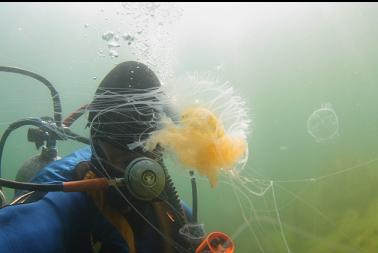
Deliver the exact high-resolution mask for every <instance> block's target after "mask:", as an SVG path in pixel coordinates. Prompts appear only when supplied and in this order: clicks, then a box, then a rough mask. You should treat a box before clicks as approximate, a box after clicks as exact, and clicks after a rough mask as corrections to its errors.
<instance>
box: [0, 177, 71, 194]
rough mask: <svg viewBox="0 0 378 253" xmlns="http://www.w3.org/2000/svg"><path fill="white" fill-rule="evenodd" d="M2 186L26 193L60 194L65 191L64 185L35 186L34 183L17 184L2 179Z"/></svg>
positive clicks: (0, 182) (0, 183) (0, 180)
mask: <svg viewBox="0 0 378 253" xmlns="http://www.w3.org/2000/svg"><path fill="white" fill-rule="evenodd" d="M0 186H3V187H7V188H12V189H18V190H25V191H40V192H60V191H64V187H63V184H62V183H56V184H33V183H24V182H17V181H12V180H6V179H3V178H0Z"/></svg>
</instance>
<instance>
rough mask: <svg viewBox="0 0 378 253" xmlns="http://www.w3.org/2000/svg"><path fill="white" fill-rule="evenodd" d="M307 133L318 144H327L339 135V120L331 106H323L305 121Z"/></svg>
mask: <svg viewBox="0 0 378 253" xmlns="http://www.w3.org/2000/svg"><path fill="white" fill-rule="evenodd" d="M307 132H308V133H309V134H310V135H311V136H312V137H313V138H314V139H315V141H316V142H319V143H327V142H329V141H331V140H333V139H334V138H336V137H337V136H338V135H339V119H338V117H337V114H336V112H335V110H334V109H333V108H332V106H331V104H324V105H322V106H321V108H319V109H317V110H315V111H314V112H313V113H312V114H311V115H310V117H309V118H308V119H307Z"/></svg>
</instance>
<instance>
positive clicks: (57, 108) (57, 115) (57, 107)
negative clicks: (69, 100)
mask: <svg viewBox="0 0 378 253" xmlns="http://www.w3.org/2000/svg"><path fill="white" fill-rule="evenodd" d="M0 71H2V72H9V73H16V74H20V75H24V76H28V77H31V78H34V79H36V80H38V81H40V82H41V83H43V84H44V85H45V86H46V87H47V88H48V89H49V90H50V94H51V98H52V100H53V106H54V121H55V124H56V125H57V126H58V127H61V126H62V103H61V102H60V97H59V94H58V92H57V90H56V89H55V88H54V86H53V85H52V84H51V82H50V81H49V80H47V79H46V78H44V77H43V76H41V75H38V74H36V73H34V72H31V71H28V70H25V69H20V68H15V67H8V66H0Z"/></svg>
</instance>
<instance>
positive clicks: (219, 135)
mask: <svg viewBox="0 0 378 253" xmlns="http://www.w3.org/2000/svg"><path fill="white" fill-rule="evenodd" d="M164 125H165V127H164V128H163V129H162V130H159V131H156V132H155V133H153V134H152V135H151V137H150V138H149V139H148V140H147V143H146V148H147V149H148V150H152V149H154V148H155V147H156V145H157V144H159V145H160V146H162V147H163V148H165V149H167V150H169V151H171V152H173V153H174V154H175V155H176V156H177V157H178V159H179V161H180V162H181V163H182V164H183V165H184V166H185V167H188V168H189V169H195V170H196V171H198V172H199V173H200V174H201V175H204V176H207V177H208V179H209V182H210V184H211V186H212V187H214V186H216V185H217V182H218V173H219V170H221V169H228V170H229V169H232V167H233V166H234V165H235V164H236V163H237V162H238V161H239V160H240V159H241V158H242V156H243V155H244V154H245V152H246V150H247V142H246V141H245V139H244V138H241V137H234V136H231V135H229V134H227V133H226V131H225V129H224V127H223V125H222V123H221V121H220V120H219V119H218V118H217V117H216V115H215V114H214V113H213V112H211V111H210V110H209V109H207V108H205V107H199V106H197V107H190V108H188V109H186V110H184V111H183V113H182V114H181V121H180V124H177V125H176V124H174V123H173V122H172V121H170V120H166V122H165V124H164Z"/></svg>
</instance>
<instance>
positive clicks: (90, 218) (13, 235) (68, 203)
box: [0, 147, 162, 253]
mask: <svg viewBox="0 0 378 253" xmlns="http://www.w3.org/2000/svg"><path fill="white" fill-rule="evenodd" d="M91 155H92V154H91V149H90V148H89V147H85V148H83V149H81V150H78V151H76V152H74V153H72V154H70V155H69V156H66V157H65V158H63V159H61V160H57V161H54V162H52V163H50V164H49V165H48V166H46V168H44V169H43V170H42V171H41V172H40V173H39V174H38V175H37V176H36V177H35V178H34V179H33V180H32V181H33V182H37V183H46V182H49V183H54V182H62V181H69V180H70V179H72V178H73V176H74V168H75V166H76V165H77V164H78V163H80V162H83V161H89V160H90V159H91ZM138 226H139V225H138ZM138 226H136V227H137V228H138ZM141 226H142V227H143V225H141ZM141 231H142V232H141V233H138V232H137V233H135V234H134V241H135V244H136V250H137V253H152V252H161V251H159V248H162V246H161V245H162V238H161V237H160V235H159V234H158V233H156V231H154V230H153V229H152V228H151V227H150V226H146V225H144V228H143V229H142V230H141ZM91 236H92V238H91ZM92 240H98V241H100V242H101V243H102V245H103V247H102V249H105V250H103V251H101V252H113V253H128V252H129V250H128V246H127V243H126V242H125V240H124V239H123V237H122V236H121V234H120V233H119V232H118V231H117V230H116V228H115V227H114V226H113V225H112V224H111V223H110V222H109V221H108V220H107V219H106V218H105V217H104V216H103V215H102V214H101V213H100V212H99V210H98V209H97V208H96V206H95V204H94V202H93V200H92V199H91V198H90V197H89V196H88V195H87V194H86V193H64V192H50V193H47V194H46V195H45V196H44V197H43V198H41V199H40V200H38V201H35V202H32V203H27V204H19V205H14V206H7V207H4V208H2V209H0V252H2V253H18V252H20V253H21V252H22V253H24V252H28V253H45V252H46V253H51V252H54V253H65V252H70V253H71V252H72V253H76V252H77V253H79V252H80V253H83V252H88V253H89V252H93V251H92V243H91V241H92Z"/></svg>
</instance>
